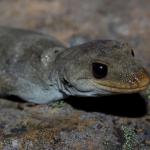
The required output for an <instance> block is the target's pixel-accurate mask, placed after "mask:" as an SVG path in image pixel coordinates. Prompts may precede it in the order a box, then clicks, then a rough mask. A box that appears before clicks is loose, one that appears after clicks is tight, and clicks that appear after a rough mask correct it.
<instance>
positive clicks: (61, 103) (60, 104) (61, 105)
mask: <svg viewBox="0 0 150 150" xmlns="http://www.w3.org/2000/svg"><path fill="white" fill-rule="evenodd" d="M64 104H65V102H64V101H63V100H59V101H56V102H54V103H52V104H51V107H52V108H61V107H63V106H64Z"/></svg>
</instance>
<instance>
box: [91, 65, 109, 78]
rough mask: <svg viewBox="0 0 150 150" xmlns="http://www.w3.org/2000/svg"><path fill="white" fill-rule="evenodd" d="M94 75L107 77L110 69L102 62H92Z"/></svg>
mask: <svg viewBox="0 0 150 150" xmlns="http://www.w3.org/2000/svg"><path fill="white" fill-rule="evenodd" d="M92 69H93V75H94V77H95V78H97V79H101V78H104V77H106V75H107V72H108V69H107V66H106V65H105V64H102V63H92Z"/></svg>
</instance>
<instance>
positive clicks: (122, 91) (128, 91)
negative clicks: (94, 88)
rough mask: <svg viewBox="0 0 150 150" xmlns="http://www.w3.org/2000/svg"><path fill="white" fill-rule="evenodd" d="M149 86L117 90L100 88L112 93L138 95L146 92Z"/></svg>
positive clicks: (105, 87)
mask: <svg viewBox="0 0 150 150" xmlns="http://www.w3.org/2000/svg"><path fill="white" fill-rule="evenodd" d="M147 87H148V85H147V86H143V87H138V88H117V87H111V86H104V85H99V86H98V88H100V89H101V90H104V91H108V92H112V93H136V92H140V91H143V90H145V89H146V88H147Z"/></svg>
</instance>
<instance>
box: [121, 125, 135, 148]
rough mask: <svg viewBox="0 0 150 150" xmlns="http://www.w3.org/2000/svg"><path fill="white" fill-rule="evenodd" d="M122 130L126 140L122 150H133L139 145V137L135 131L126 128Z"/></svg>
mask: <svg viewBox="0 0 150 150" xmlns="http://www.w3.org/2000/svg"><path fill="white" fill-rule="evenodd" d="M122 130H123V133H124V138H125V142H124V144H123V147H122V150H133V149H134V146H135V145H136V144H137V137H136V134H135V132H134V130H133V129H131V128H128V127H125V126H123V127H122Z"/></svg>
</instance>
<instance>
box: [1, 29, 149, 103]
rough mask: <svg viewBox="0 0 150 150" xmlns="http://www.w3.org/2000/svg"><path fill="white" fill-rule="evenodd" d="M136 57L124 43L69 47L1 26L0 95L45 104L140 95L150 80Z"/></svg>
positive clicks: (35, 34)
mask: <svg viewBox="0 0 150 150" xmlns="http://www.w3.org/2000/svg"><path fill="white" fill-rule="evenodd" d="M133 55H134V54H133V50H132V48H131V47H130V46H129V45H128V44H126V43H123V42H118V41H113V40H95V41H91V42H88V43H85V44H82V45H78V46H74V47H71V48H65V47H64V46H63V45H62V44H61V43H60V42H59V41H57V40H56V39H54V38H52V37H50V36H49V35H45V34H42V33H37V32H34V31H29V30H23V29H14V28H8V27H0V95H1V96H9V95H14V96H18V97H20V98H22V99H24V100H26V101H28V102H33V103H38V104H42V103H50V102H52V101H54V100H59V99H63V98H65V97H67V96H72V95H73V96H96V97H98V96H102V95H109V94H115V93H116V94H117V93H134V92H140V91H142V90H144V89H145V88H147V86H148V84H149V77H148V75H147V72H146V71H145V70H144V68H143V67H142V66H141V65H139V64H138V63H137V62H136V60H135V59H134V56H133Z"/></svg>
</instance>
